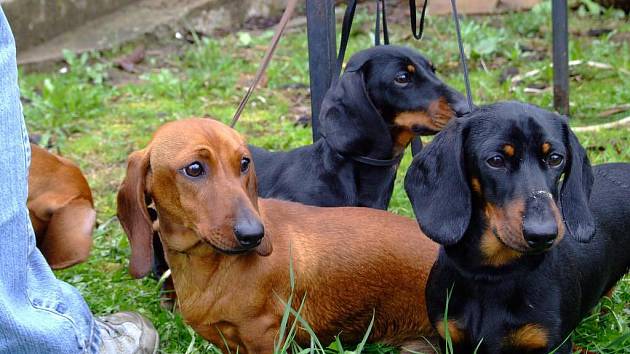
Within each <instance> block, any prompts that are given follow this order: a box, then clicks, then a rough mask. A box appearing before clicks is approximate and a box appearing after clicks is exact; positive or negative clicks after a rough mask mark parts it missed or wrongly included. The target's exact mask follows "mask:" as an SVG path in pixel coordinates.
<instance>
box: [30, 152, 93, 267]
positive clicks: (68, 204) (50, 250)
mask: <svg viewBox="0 0 630 354" xmlns="http://www.w3.org/2000/svg"><path fill="white" fill-rule="evenodd" d="M27 206H28V211H29V215H30V218H31V223H32V224H33V229H34V231H35V236H36V238H37V247H38V248H39V250H40V251H41V252H42V254H43V255H44V258H46V261H48V264H50V266H51V268H53V269H62V268H67V267H70V266H72V265H75V264H77V263H81V262H84V261H85V260H86V259H87V258H88V257H89V255H90V248H91V247H92V231H93V230H94V225H95V223H96V211H94V203H93V201H92V192H91V191H90V186H89V185H88V183H87V181H86V179H85V177H84V176H83V174H82V173H81V170H79V168H78V167H77V165H75V164H74V163H72V162H71V161H68V160H67V159H65V158H63V157H60V156H57V155H53V154H51V153H50V152H48V151H46V150H44V149H42V148H40V147H39V146H37V145H35V144H31V167H30V170H29V175H28V199H27Z"/></svg>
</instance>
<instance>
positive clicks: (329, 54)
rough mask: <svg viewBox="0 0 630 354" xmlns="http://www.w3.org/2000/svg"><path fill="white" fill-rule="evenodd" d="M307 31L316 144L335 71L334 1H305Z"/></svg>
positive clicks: (312, 117) (312, 115) (312, 118)
mask: <svg viewBox="0 0 630 354" xmlns="http://www.w3.org/2000/svg"><path fill="white" fill-rule="evenodd" d="M306 30H307V35H308V67H309V77H310V84H311V121H312V126H313V141H316V140H317V139H319V132H318V128H319V121H318V117H319V110H320V108H321V105H322V101H323V100H324V95H325V94H326V91H328V88H329V87H330V83H331V80H332V77H333V75H334V74H335V70H336V69H335V66H336V54H337V42H336V35H335V1H334V0H306Z"/></svg>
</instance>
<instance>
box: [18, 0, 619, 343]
mask: <svg viewBox="0 0 630 354" xmlns="http://www.w3.org/2000/svg"><path fill="white" fill-rule="evenodd" d="M582 3H583V4H584V6H582V7H581V8H580V10H578V11H575V12H572V13H571V15H570V30H571V33H572V36H571V44H570V53H569V55H570V59H571V60H582V61H593V62H599V63H605V64H607V65H609V66H610V68H607V69H601V68H596V67H592V66H588V65H586V64H581V65H576V66H573V67H572V69H571V88H570V90H571V117H572V124H573V125H574V126H577V125H583V124H593V123H602V122H606V121H611V120H615V119H619V118H622V117H623V116H624V115H628V113H627V112H626V113H616V114H612V115H610V116H607V117H605V118H603V117H600V116H599V114H600V113H601V112H603V111H605V110H607V109H609V108H611V107H615V106H618V105H621V104H627V103H629V102H630V48H629V47H630V44H629V43H630V41H628V38H629V36H630V24H629V23H628V21H627V19H624V18H623V17H622V14H620V13H619V12H614V11H610V10H607V11H604V12H603V13H601V14H594V13H592V12H588V11H587V8H588V5H589V3H590V2H589V1H582ZM390 18H392V19H393V18H395V16H390ZM402 18H404V17H402ZM550 18H551V14H550V4H549V2H544V3H543V4H542V5H539V6H537V7H536V8H535V9H533V10H532V11H529V12H523V13H513V14H504V15H500V16H493V17H466V18H464V19H463V21H462V32H463V38H464V42H465V45H466V50H467V53H468V55H469V57H470V62H469V66H470V77H471V83H472V91H473V98H474V101H475V103H477V104H481V103H490V102H494V101H497V100H505V99H517V100H522V101H526V102H531V103H535V104H538V105H540V106H542V107H545V108H549V109H551V108H552V93H551V90H550V89H549V85H550V83H551V82H552V76H551V75H552V72H551V68H550V60H551V54H550V53H551V49H550V43H551V33H550V26H551V24H550V23H551V21H550ZM372 20H373V14H372V13H368V12H367V11H366V10H365V6H359V10H358V12H357V18H356V20H355V21H356V22H355V24H354V26H353V32H352V36H351V38H350V42H349V48H348V55H347V57H349V56H350V55H351V54H352V53H353V52H355V51H357V50H359V49H362V48H366V47H369V46H370V45H371V43H372V34H371V30H372V25H373V23H372ZM406 21H407V19H406V18H404V21H403V20H401V21H400V23H390V27H391V28H390V31H391V42H392V43H397V44H405V45H409V46H413V47H415V48H417V49H419V50H420V51H421V52H423V53H424V54H425V55H426V56H427V57H428V58H430V59H431V60H432V61H433V62H434V63H435V66H436V67H437V68H438V74H439V75H440V76H441V77H442V78H443V80H444V81H446V82H448V83H449V84H451V85H452V86H454V87H455V88H457V89H459V90H460V91H462V92H463V89H464V86H463V80H462V76H461V73H460V71H459V67H458V60H459V59H458V51H457V43H456V41H455V37H454V32H453V24H452V22H451V19H450V17H435V16H429V17H428V21H427V24H426V32H425V37H424V39H423V40H422V41H419V42H418V41H415V40H413V39H412V38H411V36H410V30H409V28H408V26H409V25H408V23H407V22H406ZM595 28H606V29H610V30H611V31H610V32H608V33H605V34H602V35H599V36H596V37H590V36H587V35H586V32H587V30H589V29H595ZM271 34H272V33H271V32H270V31H258V32H252V33H248V34H245V33H235V34H230V35H227V36H225V37H221V38H206V37H204V38H200V39H197V40H196V41H194V43H189V42H185V41H175V42H172V41H170V42H168V41H167V42H164V43H158V44H154V47H156V48H158V49H159V48H166V47H168V48H173V47H174V48H175V50H174V51H172V52H169V53H165V54H164V53H162V54H156V55H150V56H149V57H148V58H147V59H146V60H145V64H143V65H141V66H140V71H141V73H139V74H137V75H132V76H133V78H132V79H133V80H132V82H131V83H127V84H125V83H121V82H120V78H119V76H120V72H119V71H117V70H116V69H115V68H114V67H113V64H112V60H111V58H113V57H117V56H119V55H122V54H125V53H128V52H130V51H131V50H132V49H133V48H130V47H123V48H119V49H116V50H113V51H110V52H107V53H92V54H89V55H87V54H85V55H79V56H77V55H74V54H72V53H66V61H67V63H66V64H65V65H64V66H63V67H59V68H58V69H59V70H56V71H52V72H47V73H33V74H22V75H20V84H21V89H22V95H23V102H24V114H25V118H26V121H27V125H28V127H29V129H30V132H31V133H38V134H41V135H42V138H43V140H44V141H45V142H50V143H52V144H53V145H54V146H55V148H56V149H57V150H58V151H60V152H61V153H62V154H63V155H64V156H66V157H68V158H70V159H72V160H74V161H76V162H77V163H78V164H79V165H80V166H81V168H82V169H83V171H84V173H85V174H86V176H87V178H88V180H89V182H90V185H91V187H92V189H93V193H94V196H95V203H96V209H97V210H98V216H97V219H98V223H99V226H98V228H97V229H96V231H95V233H94V240H95V242H94V249H93V251H92V256H91V258H90V259H89V261H88V262H86V263H84V264H82V265H79V266H76V267H73V268H71V269H69V270H64V271H59V272H57V273H56V274H57V275H58V276H59V277H60V278H61V279H63V280H65V281H67V282H69V283H71V284H73V285H74V286H76V287H77V288H78V289H79V290H80V291H81V293H82V294H83V295H84V297H85V298H86V300H87V302H88V303H89V304H90V306H91V308H92V310H93V311H94V312H95V313H96V314H106V313H111V312H115V311H120V310H134V311H139V312H141V313H142V314H144V315H146V316H147V317H149V318H150V319H151V320H152V321H153V322H154V323H155V324H156V327H157V328H158V330H159V332H160V336H161V338H162V345H161V348H160V349H161V351H162V352H163V353H193V352H213V351H215V350H216V349H215V347H214V346H213V345H211V344H209V343H207V342H206V341H204V340H203V339H201V338H200V337H199V336H197V335H195V333H194V332H193V331H191V330H190V328H188V327H186V326H185V325H184V323H183V321H182V319H181V317H180V316H178V315H175V314H172V313H170V312H168V311H164V310H162V309H161V308H160V307H159V300H158V290H159V285H158V283H157V281H156V280H153V279H142V280H133V279H131V278H130V276H129V275H128V273H127V264H128V258H129V254H130V253H129V246H128V243H127V239H126V237H125V236H124V234H123V232H122V229H121V227H120V225H119V223H118V222H117V221H116V219H115V193H116V190H117V187H118V184H119V183H120V181H121V180H122V176H123V174H124V167H125V161H126V157H127V155H128V154H129V153H130V152H131V151H133V150H135V149H138V148H141V147H143V146H144V145H145V144H146V143H147V141H148V140H149V138H150V135H151V133H152V132H153V131H154V130H155V129H156V128H157V127H158V126H159V125H161V124H163V123H164V122H167V121H170V120H173V119H179V118H183V117H188V116H212V117H215V118H217V119H220V120H222V121H223V122H228V121H229V119H230V118H231V115H232V114H233V112H234V110H235V108H236V106H237V104H238V102H239V100H240V98H241V96H242V95H243V93H244V89H245V86H246V85H247V83H248V82H249V80H251V79H252V78H253V75H254V73H255V71H256V67H257V64H258V62H259V61H260V59H261V57H262V53H263V50H264V48H265V46H266V44H267V43H268V41H269V39H270V38H271ZM173 41H174V40H173ZM508 67H511V68H515V69H518V71H519V72H520V73H521V74H523V73H527V72H530V71H532V70H539V72H538V73H537V74H535V75H533V76H531V77H529V78H527V79H525V80H524V81H523V82H521V83H520V84H518V85H515V86H514V87H512V85H511V84H510V80H507V81H505V82H501V81H500V76H501V73H502V72H503V71H504V70H505V69H506V68H508ZM64 68H65V69H64ZM128 76H129V75H128ZM307 87H308V60H307V43H306V29H305V28H297V29H295V30H292V31H291V32H290V33H288V34H287V35H286V36H285V38H283V40H282V41H281V43H280V46H279V48H278V52H277V54H276V56H275V57H274V59H273V61H272V63H271V65H270V67H269V70H268V73H267V83H266V85H262V86H261V87H260V88H259V89H258V90H257V91H256V92H255V93H254V96H253V97H252V99H251V101H250V103H249V105H248V107H247V108H246V110H245V112H244V114H243V116H242V118H241V120H240V122H239V123H238V125H237V129H238V130H239V131H240V132H241V133H242V134H244V135H245V136H246V137H247V138H248V139H249V141H250V142H251V143H254V144H257V145H260V146H263V147H265V148H270V149H289V148H293V147H298V146H302V145H305V144H308V143H309V142H310V139H311V131H310V127H302V126H299V125H295V124H294V121H295V117H296V116H298V115H301V114H303V113H304V112H308V111H309V107H310V101H309V98H308V90H307ZM527 87H535V88H539V89H541V90H542V92H540V93H537V94H531V93H528V92H527V91H528V90H526V88H527ZM629 135H630V134H629V132H628V130H623V129H616V130H607V131H602V132H598V133H585V134H579V137H580V140H581V142H582V143H583V144H584V146H585V147H586V148H587V150H588V152H589V156H590V158H591V161H592V162H593V163H604V162H613V161H626V162H628V161H630V142H629V139H630V137H629ZM410 160H411V159H410V156H409V154H408V155H407V156H405V158H404V160H403V162H402V165H401V168H400V170H399V174H400V175H399V178H398V179H397V182H396V187H395V191H394V196H393V198H392V201H391V206H390V210H391V211H393V212H395V213H398V214H402V215H407V216H411V215H412V211H411V207H410V204H409V202H408V200H407V197H406V195H405V194H404V190H403V188H402V181H403V177H404V174H405V171H406V169H407V167H408V165H409V162H410ZM628 304H630V277H626V278H625V279H623V280H622V281H621V282H620V284H619V285H618V286H617V290H616V291H615V293H614V294H613V296H612V298H610V299H604V300H603V301H602V302H601V303H600V305H599V306H598V308H597V309H596V310H595V311H594V312H593V315H591V316H590V317H588V318H586V319H585V320H584V321H583V322H582V324H581V325H580V327H578V329H577V330H576V331H575V333H574V335H573V338H572V339H573V340H574V342H575V343H576V344H578V345H580V346H581V347H583V348H587V349H589V350H591V351H593V352H598V353H622V352H625V353H627V352H628V349H626V348H630V329H629V325H628V322H629V321H630V308H629V306H628ZM291 326H292V323H290V322H288V320H287V322H286V323H285V328H287V330H288V333H289V334H290V328H291ZM323 345H324V346H325V345H328V343H323ZM307 349H308V348H307ZM327 350H328V351H330V352H340V353H341V352H344V348H343V345H342V343H339V342H335V343H332V344H331V345H330V346H329V347H328V349H327ZM345 350H346V351H347V348H345ZM362 350H363V351H364V352H373V353H388V352H395V351H394V350H393V349H391V348H387V347H385V346H380V345H373V344H366V345H365V347H363V349H362ZM294 352H300V350H294Z"/></svg>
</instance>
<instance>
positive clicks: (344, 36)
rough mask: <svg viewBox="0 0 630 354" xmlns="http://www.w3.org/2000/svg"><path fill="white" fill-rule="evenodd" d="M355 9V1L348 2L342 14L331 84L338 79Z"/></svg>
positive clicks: (349, 0)
mask: <svg viewBox="0 0 630 354" xmlns="http://www.w3.org/2000/svg"><path fill="white" fill-rule="evenodd" d="M356 8H357V0H348V7H346V12H345V13H344V14H343V23H342V25H341V41H340V43H339V54H337V68H336V70H335V73H334V77H333V80H332V82H333V84H334V83H335V82H336V81H337V80H338V79H339V75H340V74H341V67H342V66H343V58H344V56H345V55H346V47H347V46H348V39H350V30H351V29H352V20H353V19H354V11H355V10H356Z"/></svg>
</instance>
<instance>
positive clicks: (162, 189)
mask: <svg viewBox="0 0 630 354" xmlns="http://www.w3.org/2000/svg"><path fill="white" fill-rule="evenodd" d="M250 156H251V155H250V152H249V150H248V148H247V145H246V143H245V141H244V140H243V138H241V137H240V136H239V135H238V134H237V133H236V132H235V131H234V130H232V129H230V128H228V127H227V126H225V125H223V124H222V123H219V122H217V121H213V120H211V119H188V120H182V121H176V122H171V123H167V124H165V125H164V126H162V127H161V128H160V129H159V130H158V131H157V132H156V133H155V135H154V136H153V139H152V141H151V142H150V143H149V145H148V146H147V147H146V148H145V149H143V150H140V151H136V152H134V153H133V154H132V155H130V157H129V161H128V169H127V175H126V177H125V180H124V181H123V183H122V185H121V187H120V190H119V193H118V217H119V219H120V221H121V223H122V226H123V228H124V229H125V232H126V233H127V235H128V237H129V241H130V244H131V251H132V253H131V261H130V272H131V274H132V275H134V276H135V277H142V276H145V275H146V274H147V273H149V271H150V270H151V261H152V256H153V253H152V231H153V229H152V222H151V218H150V215H149V212H148V210H147V204H148V203H151V202H153V203H154V205H155V208H156V210H157V217H158V221H159V222H158V223H157V224H158V226H157V227H158V229H159V235H160V239H161V241H162V243H163V245H164V249H165V256H166V260H167V262H168V264H169V266H170V268H171V271H172V276H173V282H174V285H175V291H176V293H177V298H178V304H179V308H180V311H181V313H182V315H183V317H184V319H185V320H186V322H187V323H188V324H190V325H191V326H192V327H193V328H194V329H195V330H196V331H197V332H198V333H199V334H200V335H201V336H203V337H204V338H206V339H207V340H209V341H211V342H213V343H215V344H216V345H225V343H227V345H228V346H229V349H230V350H231V351H234V350H236V349H237V348H238V350H239V352H241V353H265V354H267V353H271V352H273V349H274V341H275V340H276V339H277V338H278V336H279V333H278V332H279V327H280V323H281V318H282V315H283V312H284V311H285V305H284V304H283V301H287V299H288V298H289V296H290V295H291V287H290V278H289V277H290V269H292V270H293V273H294V275H295V287H294V289H293V296H294V299H295V302H294V303H293V305H294V308H297V307H298V306H299V304H300V302H301V301H302V299H305V303H304V307H303V308H302V310H301V316H302V318H303V319H304V320H305V321H307V322H308V323H309V324H310V326H311V327H312V329H313V330H314V332H315V333H316V334H317V336H318V338H319V340H320V341H321V342H322V343H325V342H326V341H328V342H331V341H332V340H334V337H335V336H336V335H340V338H341V340H342V341H343V342H344V343H354V342H358V341H360V340H361V338H362V337H363V335H364V334H365V332H366V330H367V327H368V325H369V323H370V321H371V319H372V316H373V314H374V316H375V317H374V325H373V329H372V332H371V335H370V338H369V339H370V341H371V342H381V343H387V344H391V345H396V346H402V347H405V348H408V349H413V350H417V349H426V347H422V346H421V344H422V343H423V342H424V343H425V344H426V342H425V341H424V339H423V338H426V337H432V336H433V334H434V332H433V331H432V330H431V326H430V323H429V322H428V320H427V310H426V306H425V300H424V289H425V283H426V280H427V276H428V273H429V271H430V269H431V266H432V265H433V263H434V261H435V259H436V258H437V250H438V247H437V246H436V244H434V243H433V242H432V241H430V240H429V239H428V238H426V237H424V236H423V235H422V233H421V232H420V230H419V228H418V226H417V224H416V223H415V222H414V221H413V220H411V219H408V218H406V217H402V216H397V215H394V214H391V213H388V212H385V211H381V210H374V209H367V208H354V207H343V208H320V207H312V206H305V205H302V204H297V203H294V202H287V201H280V200H273V199H260V200H259V199H257V191H256V188H257V187H256V175H255V171H254V166H253V162H251V159H250ZM263 224H264V227H263ZM281 300H282V301H281ZM223 337H224V338H225V342H224V340H223V339H222V338H223ZM296 340H297V342H298V343H299V344H301V345H308V344H309V341H310V337H309V336H308V334H307V333H306V332H305V331H302V330H300V331H298V333H297V337H296Z"/></svg>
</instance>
